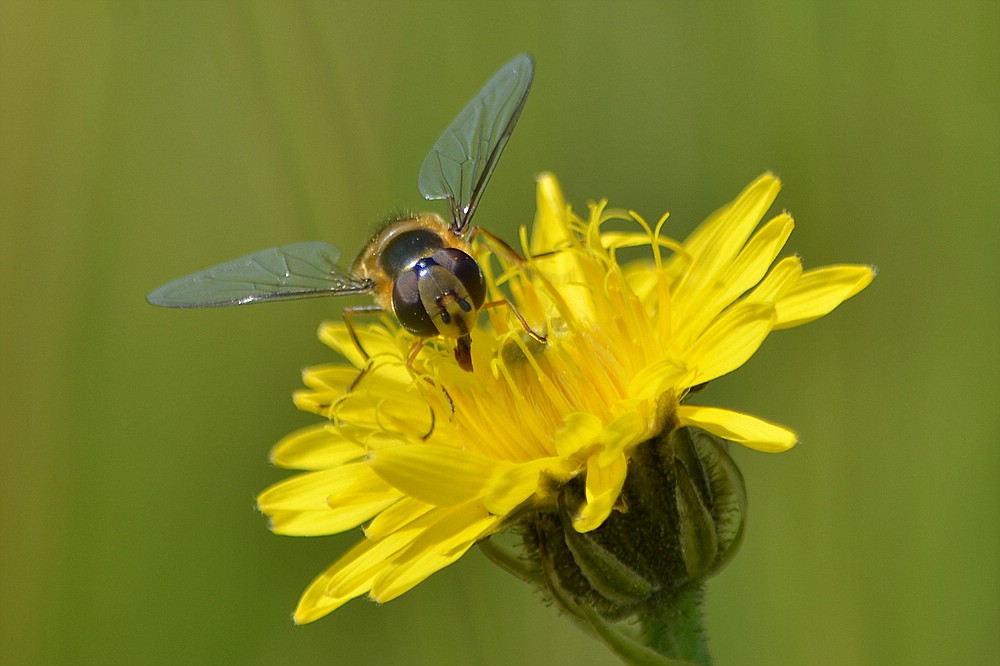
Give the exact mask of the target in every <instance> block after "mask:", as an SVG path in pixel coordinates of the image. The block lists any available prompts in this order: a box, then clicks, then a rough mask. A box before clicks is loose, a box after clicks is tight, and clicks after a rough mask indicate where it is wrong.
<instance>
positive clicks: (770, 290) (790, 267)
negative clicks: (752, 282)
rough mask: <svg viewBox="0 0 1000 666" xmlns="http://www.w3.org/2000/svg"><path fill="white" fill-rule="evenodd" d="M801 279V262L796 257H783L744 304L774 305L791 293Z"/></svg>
mask: <svg viewBox="0 0 1000 666" xmlns="http://www.w3.org/2000/svg"><path fill="white" fill-rule="evenodd" d="M800 277H802V261H801V260H800V259H799V258H798V257H785V258H784V259H782V260H781V261H779V262H778V263H777V264H775V265H774V268H772V269H771V272H770V273H768V274H767V277H765V278H764V279H763V280H762V281H761V283H760V284H758V285H757V286H756V287H754V289H753V291H751V292H750V293H749V294H748V295H747V297H746V299H745V302H746V303H774V302H776V301H778V300H779V299H780V298H781V297H782V296H784V295H785V294H787V293H788V292H789V291H791V290H792V289H793V288H794V287H795V284H796V283H797V282H798V281H799V278H800Z"/></svg>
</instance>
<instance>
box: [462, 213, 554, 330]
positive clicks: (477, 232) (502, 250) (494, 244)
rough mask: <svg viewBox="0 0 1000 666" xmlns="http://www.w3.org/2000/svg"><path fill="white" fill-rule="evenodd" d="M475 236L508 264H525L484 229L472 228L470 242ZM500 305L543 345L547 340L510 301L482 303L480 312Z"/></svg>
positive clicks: (506, 245)
mask: <svg viewBox="0 0 1000 666" xmlns="http://www.w3.org/2000/svg"><path fill="white" fill-rule="evenodd" d="M475 236H482V237H483V239H484V240H485V241H486V243H487V245H489V246H490V247H491V249H492V250H493V251H494V252H495V253H497V254H499V255H503V257H504V259H506V260H507V261H508V262H509V263H511V264H516V265H518V266H524V265H525V264H526V263H527V261H525V259H524V257H522V256H521V254H520V253H519V252H518V251H517V250H515V249H514V248H513V247H511V246H510V244H509V243H508V242H507V241H505V240H504V239H502V238H500V237H499V236H497V235H495V234H493V233H491V232H489V231H487V230H486V229H483V228H482V227H473V229H472V232H471V233H470V240H471V239H472V238H473V237H475ZM501 305H506V306H507V307H509V308H510V311H511V312H512V313H513V314H514V316H515V317H517V320H518V321H519V322H521V327H522V328H524V331H525V332H526V333H527V334H528V335H530V336H531V337H532V338H534V339H535V340H536V341H537V342H540V343H542V344H545V342H546V341H547V338H546V337H545V336H544V335H542V334H541V333H539V332H538V331H536V330H534V329H533V328H531V326H530V325H529V324H528V321H527V320H526V319H525V318H524V315H522V314H521V313H520V312H519V311H518V309H517V308H516V307H514V304H513V303H511V302H510V301H508V300H506V299H503V300H499V301H490V302H489V303H484V304H483V305H482V307H481V308H480V310H485V309H486V308H495V307H498V306H501Z"/></svg>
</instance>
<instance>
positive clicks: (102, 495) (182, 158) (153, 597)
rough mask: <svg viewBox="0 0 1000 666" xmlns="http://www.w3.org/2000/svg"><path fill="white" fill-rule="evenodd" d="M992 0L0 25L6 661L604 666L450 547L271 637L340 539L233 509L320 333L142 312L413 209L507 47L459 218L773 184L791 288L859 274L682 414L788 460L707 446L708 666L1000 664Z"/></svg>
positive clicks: (214, 6)
mask: <svg viewBox="0 0 1000 666" xmlns="http://www.w3.org/2000/svg"><path fill="white" fill-rule="evenodd" d="M998 34H1000V3H997V2H979V3H975V2H955V3H951V4H950V5H948V9H947V10H944V9H943V6H942V5H941V4H940V3H936V2H917V3H898V4H897V3H866V2H858V3H825V2H815V3H808V2H789V3H763V4H737V3H714V4H709V5H702V4H700V3H699V4H697V5H695V4H687V3H684V4H681V3H677V4H674V3H637V2H633V3H622V4H614V5H613V4H610V3H607V4H605V3H592V4H591V3H579V2H546V3H518V2H503V3H499V2H496V3H492V4H475V3H469V4H467V5H466V4H459V3H452V2H448V3H434V2H421V3H416V2H414V3H409V2H374V3H365V4H361V3H358V4H357V5H355V4H353V3H351V4H347V3H324V2H294V3H293V2H256V3H229V2H226V3H223V2H197V1H192V2H131V1H129V2H126V1H120V2H15V1H11V0H3V1H2V2H0V230H2V240H0V254H2V261H0V270H2V280H3V281H2V289H0V304H2V311H0V315H2V317H0V345H2V350H0V351H2V375H0V376H2V383H0V391H2V396H0V397H2V400H0V438H2V439H0V442H2V444H0V446H2V456H3V463H2V464H0V511H2V521H3V522H2V530H3V535H2V537H0V654H2V655H3V656H2V660H3V663H5V664H11V665H15V666H16V665H20V664H25V665H33V664H188V663H190V664H289V663H294V664H358V665H366V664H386V663H398V664H412V665H420V664H428V665H430V664H434V665H440V664H468V663H482V664H531V663H546V664H550V665H554V666H557V665H561V664H567V665H568V664H574V665H576V664H612V663H616V662H615V660H614V659H613V658H612V657H611V656H610V655H608V654H606V653H605V652H604V651H603V648H601V647H600V646H599V645H597V644H596V643H594V642H592V641H591V640H590V639H589V638H587V637H585V636H584V635H583V634H581V633H579V632H578V631H577V630H576V629H575V628H574V627H573V626H571V625H570V624H569V623H568V622H567V621H565V620H564V619H562V618H560V617H559V616H558V615H557V613H556V612H555V611H554V609H552V608H548V607H546V606H545V604H543V603H542V601H541V600H540V598H539V597H538V596H537V595H536V594H534V593H533V592H532V591H530V590H529V589H527V588H526V587H525V586H523V585H522V584H520V583H518V582H516V581H515V580H514V579H512V578H510V577H508V576H507V575H506V574H504V573H502V572H501V571H499V570H498V569H496V568H494V567H492V566H491V565H489V564H487V563H486V562H485V559H484V558H483V556H482V555H481V554H480V553H478V552H477V551H473V552H471V553H470V555H469V556H467V557H465V558H463V559H462V560H461V561H460V562H459V563H458V564H456V565H454V566H452V567H450V568H448V569H446V570H445V571H444V572H442V573H440V574H438V575H436V576H434V577H432V578H431V579H430V580H428V581H427V582H426V583H425V584H422V585H421V586H419V587H418V588H417V589H416V590H414V591H413V592H411V593H409V594H407V595H406V596H404V597H402V598H401V599H399V600H397V601H394V602H392V603H390V604H388V605H386V606H382V607H379V606H376V605H375V604H372V603H368V602H366V601H363V600H358V601H355V602H353V603H351V604H349V605H348V606H346V607H345V608H343V609H342V610H339V611H337V612H336V613H334V614H333V615H332V616H330V617H328V618H326V619H324V620H322V621H320V622H318V623H316V624H313V625H310V626H306V627H294V626H293V625H292V623H291V621H290V612H291V610H292V608H293V607H294V604H295V603H296V600H297V598H298V595H299V594H300V592H301V591H302V590H303V589H304V587H305V585H306V584H307V583H308V582H309V580H311V578H312V577H313V576H314V575H315V574H317V573H318V572H319V571H320V570H321V569H322V568H324V567H325V566H326V565H327V564H328V563H329V562H331V561H332V560H333V559H334V558H335V557H336V556H337V555H338V554H339V553H340V552H342V551H343V550H345V549H346V548H347V547H348V546H349V545H350V544H351V543H353V542H354V541H355V540H356V539H357V538H358V534H357V533H354V534H349V535H343V536H340V537H332V538H318V539H297V540H296V539H288V538H279V537H276V536H273V535H271V534H270V533H269V532H268V531H267V530H266V529H265V521H264V519H263V518H262V517H261V516H260V515H258V514H257V513H256V512H255V510H254V504H253V499H254V496H255V494H256V493H257V492H258V491H259V490H261V489H263V488H264V487H265V486H267V485H268V484H270V483H271V482H273V481H275V480H277V479H279V478H282V477H283V476H285V474H284V473H283V472H281V471H280V470H276V469H273V468H271V467H270V466H269V464H268V462H267V452H268V449H269V447H270V446H271V444H272V443H274V442H275V441H277V440H278V439H279V438H280V437H281V436H282V435H284V434H285V433H287V432H288V431H290V430H292V429H294V428H296V427H299V426H302V425H306V424H309V423H312V422H314V420H313V418H311V417H310V416H308V415H306V414H301V413H299V412H297V411H296V410H295V409H294V408H293V407H292V405H291V401H290V393H291V392H292V391H293V390H294V389H296V388H297V387H298V386H299V374H298V373H299V370H300V368H302V367H303V366H306V365H309V364H315V363H320V362H325V361H327V360H331V359H332V358H333V354H332V352H329V351H328V350H327V349H325V348H324V347H323V346H321V345H320V343H319V342H318V341H317V340H316V339H315V329H316V327H317V325H318V323H319V322H320V321H321V320H322V319H323V318H327V317H335V316H338V312H339V307H340V305H342V303H335V302H333V301H318V302H297V303H285V304H276V305H272V306H269V307H261V308H238V309H224V310H216V311H195V312H176V311H167V310H160V309H155V308H152V307H150V306H148V305H147V304H146V303H145V302H144V300H143V296H144V295H145V294H146V293H147V292H148V291H150V290H151V289H152V288H154V287H156V286H158V285H159V284H161V283H162V282H164V281H166V280H168V279H172V278H175V277H179V276H181V275H184V274H186V273H189V272H192V271H194V270H196V269H200V268H202V267H204V266H206V265H209V264H212V263H215V262H218V261H223V260H227V259H231V258H234V257H237V256H240V255H241V254H244V253H247V252H250V251H253V250H257V249H260V248H263V247H267V246H271V245H278V244H282V243H288V242H293V241H298V240H308V239H329V240H331V241H333V242H335V243H336V244H338V245H339V246H341V247H343V248H344V249H345V253H347V254H351V253H353V252H354V251H355V250H356V249H357V248H358V247H360V245H361V244H362V243H363V242H364V239H365V236H366V235H367V234H368V233H369V231H370V230H371V229H372V227H373V225H374V224H375V222H376V221H377V220H378V219H379V218H380V217H382V216H383V215H384V214H386V213H387V212H389V211H391V210H393V209H394V208H399V207H422V206H424V205H425V204H424V203H423V202H422V201H421V199H420V198H419V195H418V193H417V190H416V173H417V170H418V168H419V165H420V162H421V160H422V159H423V156H424V154H425V152H426V151H427V150H428V149H429V147H430V146H431V144H432V143H433V141H434V140H435V139H436V138H437V135H438V134H439V132H440V131H441V130H442V129H444V127H445V125H446V124H447V123H448V122H449V121H450V120H451V118H452V117H453V116H454V114H455V113H456V112H457V111H458V109H459V108H460V107H461V106H462V105H463V104H464V103H465V102H466V101H467V100H468V99H469V97H470V96H471V95H472V94H473V93H474V92H475V91H476V90H477V89H478V86H479V85H480V84H481V83H482V82H483V81H485V80H486V78H487V77H488V76H489V75H490V74H492V72H493V71H495V70H496V69H497V68H498V67H499V66H500V65H501V64H502V63H504V62H505V61H506V60H507V59H509V58H510V57H511V56H512V55H514V54H515V53H517V52H520V51H529V52H531V53H533V54H534V56H535V57H536V61H537V73H536V78H535V86H534V90H533V92H532V95H531V98H530V99H529V101H528V105H527V107H526V110H525V113H524V115H523V116H522V119H521V122H520V125H519V127H518V131H517V132H516V134H515V135H514V139H513V141H512V142H511V144H510V146H509V148H508V150H507V152H506V154H505V157H504V160H503V163H502V164H501V166H500V168H499V169H498V170H497V173H496V176H495V178H494V179H493V183H492V186H491V188H490V191H489V193H488V194H487V195H486V197H485V199H484V201H483V206H482V207H481V209H480V213H479V216H478V217H477V222H478V223H480V224H482V225H484V226H487V227H489V228H491V229H493V230H495V231H497V232H498V233H499V234H500V235H502V236H506V237H507V238H509V239H513V238H515V236H514V234H515V229H516V226H517V225H518V224H523V223H526V222H530V220H531V219H532V215H533V210H534V190H533V187H534V185H533V176H534V174H535V173H537V172H539V171H541V170H553V171H555V172H556V173H557V175H558V176H559V177H560V179H561V181H562V183H563V185H564V187H565V190H566V194H567V197H568V198H569V199H570V200H571V201H572V202H574V203H575V205H576V206H577V207H578V208H579V209H583V208H584V206H585V203H586V201H587V200H588V199H594V198H600V197H608V198H610V200H611V203H612V205H616V206H622V207H631V208H633V209H635V210H637V211H639V212H641V213H642V214H644V215H645V216H647V217H649V218H656V217H657V216H658V215H659V214H660V213H661V212H662V211H664V210H670V211H671V212H672V218H671V224H672V227H671V228H672V229H673V231H674V233H675V234H676V235H680V236H683V235H684V234H685V233H686V232H687V231H689V230H690V229H691V228H692V227H693V226H694V225H695V224H696V223H697V222H698V221H699V220H701V219H702V218H703V217H704V216H705V215H707V214H708V213H709V212H711V211H712V210H714V209H715V208H716V207H718V206H720V205H721V204H723V203H724V202H726V201H728V200H730V199H731V198H732V197H733V196H735V195H736V193H737V192H738V191H739V190H740V189H741V188H742V187H743V186H744V185H745V184H746V183H748V182H749V181H750V180H751V179H752V178H754V177H755V176H756V175H758V174H759V173H760V172H762V171H764V170H767V169H771V170H774V171H775V172H776V173H778V174H779V175H780V176H781V177H782V179H783V180H784V183H785V187H786V190H785V192H784V193H783V194H782V195H781V197H780V198H779V200H778V204H777V205H778V207H780V208H787V209H789V210H790V211H792V212H793V214H794V215H795V217H796V219H797V221H798V224H799V227H798V229H797V230H796V232H795V233H794V234H793V235H792V238H791V241H790V243H789V246H788V249H789V250H790V251H795V252H798V253H799V254H801V255H802V256H803V257H804V259H805V262H806V265H807V266H813V267H815V266H820V265H824V264H829V263H837V262H864V263H874V264H877V265H878V267H879V269H880V274H879V277H878V279H877V280H876V282H875V283H874V284H873V285H872V287H870V288H869V289H868V290H867V291H866V292H864V293H862V294H861V295H860V296H858V297H857V298H856V299H855V300H853V301H850V302H848V303H847V304H846V305H845V306H844V307H843V308H842V309H841V310H839V311H837V312H836V313H834V314H833V315H832V316H830V317H828V318H826V319H823V320H821V321H819V322H816V323H814V324H812V325H810V326H807V327H805V328H803V329H798V330H795V331H791V332H782V333H778V334H776V335H775V336H774V337H772V338H771V339H769V340H768V342H767V344H766V345H765V347H764V349H763V350H762V351H761V352H760V354H759V355H758V356H757V357H755V358H754V359H753V361H751V362H750V363H749V364H748V365H747V367H745V368H744V369H742V370H741V371H740V372H738V373H736V374H734V375H733V376H731V377H728V378H725V379H723V380H720V381H717V382H715V383H713V385H712V386H711V387H710V388H709V389H708V391H707V392H706V393H705V394H704V395H705V398H704V402H711V403H714V404H721V405H727V406H732V407H737V408H741V409H745V410H747V411H750V412H752V413H757V414H760V415H762V416H765V417H769V418H772V419H774V420H777V421H780V422H783V423H787V424H789V425H791V426H793V427H794V428H796V429H797V430H798V431H799V432H800V434H801V438H802V443H801V444H800V445H799V446H798V447H797V448H796V449H794V450H793V451H792V452H790V453H788V454H784V455H780V456H772V455H765V454H759V453H754V452H751V451H749V450H740V451H737V452H736V453H735V456H736V458H737V461H738V463H739V464H740V465H741V466H742V468H743V470H744V473H745V475H746V477H747V482H748V488H749V492H750V500H751V507H750V510H751V513H750V518H749V521H750V522H749V531H748V533H747V536H746V539H745V542H744V545H743V548H742V552H741V554H740V555H739V556H738V557H737V558H736V560H735V561H734V563H733V564H732V565H731V566H730V567H729V568H728V569H727V570H726V571H725V572H723V573H722V574H721V575H720V576H719V577H718V578H716V579H715V580H713V581H712V582H711V584H710V587H709V595H708V601H707V607H706V612H707V615H708V620H707V622H708V627H709V631H710V633H711V637H712V647H713V652H714V654H715V657H716V659H717V662H718V663H719V664H720V665H726V664H741V665H743V666H751V665H755V664H768V665H779V666H781V665H784V664H946V663H947V664H959V663H961V664H993V663H998V660H1000V518H998V515H1000V446H998V444H1000V435H998V433H1000V416H998V415H1000V400H998V394H1000V391H998V388H1000V386H998V384H1000V372H998V370H1000V363H998V355H1000V316H998V315H1000V298H998V285H1000V280H998V277H1000V276H998V272H1000V270H998V263H1000V262H998V258H997V253H998V250H1000V242H998V240H1000V232H998V230H1000V203H998V201H1000V200H998V191H1000V66H998V63H1000V47H998V42H1000V40H998V39H997V35H998Z"/></svg>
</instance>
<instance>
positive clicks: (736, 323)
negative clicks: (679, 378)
mask: <svg viewBox="0 0 1000 666" xmlns="http://www.w3.org/2000/svg"><path fill="white" fill-rule="evenodd" d="M773 322H774V306H772V305H771V304H769V303H738V304H736V305H734V306H733V307H732V308H730V309H728V310H726V311H725V312H724V313H722V315H720V316H719V318H718V319H717V320H716V321H715V323H713V324H712V325H711V326H709V328H708V330H706V331H705V332H704V333H703V334H702V335H701V336H700V337H699V338H698V339H697V340H696V341H695V343H694V345H692V346H691V348H690V349H688V350H687V352H686V353H685V356H686V357H687V358H688V363H689V364H691V366H692V370H693V372H692V374H691V376H690V377H685V384H686V385H687V386H696V385H698V384H702V383H704V382H707V381H709V380H712V379H715V378H716V377H721V376H722V375H724V374H726V373H728V372H732V371H733V370H735V369H736V368H738V367H740V366H741V365H743V364H744V363H746V362H747V360H748V359H749V358H750V357H751V356H753V355H754V353H756V351H757V350H758V349H759V348H760V345H761V343H763V342H764V339H765V338H767V336H768V334H769V333H770V332H771V328H772V326H773Z"/></svg>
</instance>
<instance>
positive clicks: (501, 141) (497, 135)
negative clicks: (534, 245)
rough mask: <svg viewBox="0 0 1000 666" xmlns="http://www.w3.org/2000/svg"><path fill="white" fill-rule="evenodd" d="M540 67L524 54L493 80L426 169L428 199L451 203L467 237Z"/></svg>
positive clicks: (456, 225) (455, 225) (422, 182)
mask: <svg viewBox="0 0 1000 666" xmlns="http://www.w3.org/2000/svg"><path fill="white" fill-rule="evenodd" d="M534 71H535V65H534V61H532V59H531V56H529V55H526V54H521V55H519V56H517V57H516V58H514V59H513V60H511V61H510V62H509V63H507V64H506V65H504V66H503V67H502V68H501V69H500V71H499V72H497V73H496V74H494V75H493V78H491V79H490V80H489V81H487V82H486V85H485V86H483V89H482V90H480V91H479V94H477V95H476V96H475V97H473V98H472V100H471V101H470V102H469V103H468V104H467V105H466V106H465V108H464V109H462V111H461V113H459V114H458V116H457V117H456V118H455V120H453V121H452V122H451V125H449V126H448V129H446V130H445V131H444V134H442V135H441V138H439V139H438V140H437V143H435V144H434V147H433V148H432V149H431V152H429V153H428V154H427V157H425V158H424V163H423V165H422V166H421V167H420V175H419V176H418V178H417V185H418V186H419V187H420V193H421V194H422V195H423V196H424V198H425V199H447V200H448V203H449V205H450V206H451V216H452V230H453V231H455V232H456V233H463V232H464V231H465V230H466V228H467V227H468V226H469V222H470V221H471V220H472V216H473V215H474V214H475V212H476V206H477V205H478V204H479V198H480V197H481V196H482V195H483V190H484V189H486V183H488V182H489V180H490V176H491V175H492V174H493V169H494V168H495V167H496V165H497V160H499V159H500V154H501V153H502V152H503V149H504V147H505V146H506V145H507V140H508V139H510V135H511V133H512V132H513V131H514V125H516V124H517V119H518V116H520V115H521V109H523V108H524V101H525V100H526V99H527V97H528V91H529V90H530V89H531V78H532V76H533V75H534Z"/></svg>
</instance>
